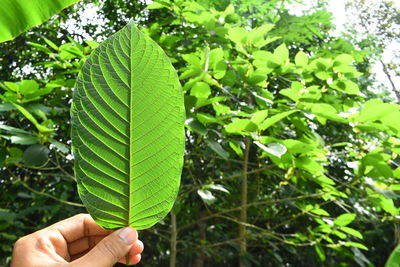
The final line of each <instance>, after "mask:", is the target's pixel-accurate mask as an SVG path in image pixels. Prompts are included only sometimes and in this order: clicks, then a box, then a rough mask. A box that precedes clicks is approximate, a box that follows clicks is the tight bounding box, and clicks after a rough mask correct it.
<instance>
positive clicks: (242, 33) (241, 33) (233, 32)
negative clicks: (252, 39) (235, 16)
mask: <svg viewBox="0 0 400 267" xmlns="http://www.w3.org/2000/svg"><path fill="white" fill-rule="evenodd" d="M247 34H248V33H247V31H246V30H245V29H244V28H242V27H234V28H230V29H229V31H228V38H229V40H231V41H232V42H234V43H236V44H242V43H243V41H244V40H245V39H246V38H247Z"/></svg>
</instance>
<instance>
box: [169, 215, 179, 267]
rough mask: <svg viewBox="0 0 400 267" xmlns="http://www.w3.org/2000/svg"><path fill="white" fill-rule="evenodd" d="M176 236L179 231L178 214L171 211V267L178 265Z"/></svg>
mask: <svg viewBox="0 0 400 267" xmlns="http://www.w3.org/2000/svg"><path fill="white" fill-rule="evenodd" d="M176 237H177V231H176V214H175V213H174V212H173V211H171V240H170V241H171V243H170V244H171V248H170V250H171V254H170V258H169V267H175V266H176Z"/></svg>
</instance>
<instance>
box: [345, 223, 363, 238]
mask: <svg viewBox="0 0 400 267" xmlns="http://www.w3.org/2000/svg"><path fill="white" fill-rule="evenodd" d="M340 230H341V231H343V232H345V233H347V234H349V235H352V236H355V237H358V238H360V239H363V236H362V234H361V233H360V232H359V231H357V230H355V229H353V228H350V227H346V226H343V227H340Z"/></svg>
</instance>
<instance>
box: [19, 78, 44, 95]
mask: <svg viewBox="0 0 400 267" xmlns="http://www.w3.org/2000/svg"><path fill="white" fill-rule="evenodd" d="M37 90H39V84H38V83H37V82H36V81H33V80H23V81H22V82H21V84H20V85H19V91H20V93H21V94H23V95H27V94H32V93H34V92H36V91H37Z"/></svg>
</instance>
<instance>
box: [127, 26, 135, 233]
mask: <svg viewBox="0 0 400 267" xmlns="http://www.w3.org/2000/svg"><path fill="white" fill-rule="evenodd" d="M130 25H131V26H130V27H131V28H130V32H129V37H130V38H129V45H130V51H129V52H130V60H129V63H130V65H129V72H130V80H129V177H128V179H129V191H128V197H129V202H128V203H129V207H128V226H130V225H131V217H132V216H131V207H132V194H131V193H132V191H133V190H132V189H133V188H132V178H133V175H132V169H133V168H132V166H133V146H132V143H133V135H132V132H133V123H132V118H133V111H132V106H133V97H132V96H133V93H132V90H133V88H132V84H133V82H132V80H133V71H132V66H134V65H133V62H132V61H133V36H132V35H133V31H132V28H133V27H134V26H133V25H132V24H130Z"/></svg>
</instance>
